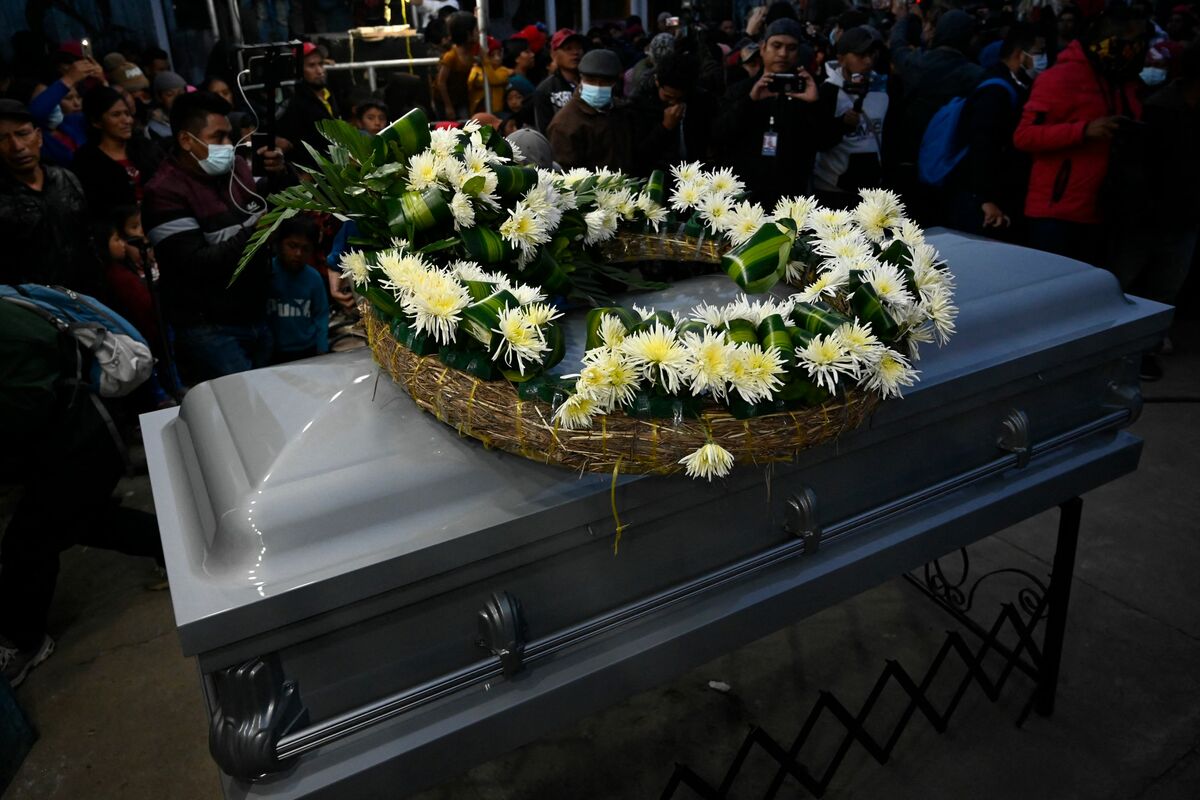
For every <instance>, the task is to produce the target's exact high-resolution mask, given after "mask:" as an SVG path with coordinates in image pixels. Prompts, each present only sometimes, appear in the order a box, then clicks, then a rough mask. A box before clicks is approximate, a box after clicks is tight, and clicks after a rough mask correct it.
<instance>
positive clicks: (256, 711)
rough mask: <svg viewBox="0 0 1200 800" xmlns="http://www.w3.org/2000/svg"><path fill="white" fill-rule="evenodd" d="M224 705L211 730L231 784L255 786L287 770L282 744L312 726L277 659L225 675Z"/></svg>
mask: <svg viewBox="0 0 1200 800" xmlns="http://www.w3.org/2000/svg"><path fill="white" fill-rule="evenodd" d="M218 688H219V692H220V704H219V705H218V706H217V710H216V711H215V712H213V715H212V720H210V723H209V728H208V750H209V752H210V753H212V757H213V760H214V761H216V762H217V765H218V766H220V767H221V769H222V770H224V771H225V773H226V774H227V775H229V776H230V777H232V778H237V779H238V780H242V781H253V780H255V779H257V778H261V777H262V776H264V775H268V774H270V773H272V772H279V771H280V770H282V769H283V768H284V767H285V766H286V764H285V761H286V759H281V758H279V757H278V755H277V753H276V745H277V744H278V743H279V740H280V739H281V738H283V736H285V735H286V734H288V733H291V732H292V731H293V730H296V729H297V728H299V727H301V726H303V725H307V724H308V712H307V710H306V709H305V708H304V704H303V703H302V702H301V701H300V688H299V686H298V685H297V684H296V682H295V681H291V680H285V679H284V677H283V668H282V667H281V666H280V663H279V658H278V656H277V655H274V654H272V655H269V656H264V657H261V658H252V659H250V660H249V661H246V662H244V663H242V664H239V665H238V666H236V667H230V668H229V669H227V670H225V672H224V674H223V675H222V676H221V679H220V681H219V684H218Z"/></svg>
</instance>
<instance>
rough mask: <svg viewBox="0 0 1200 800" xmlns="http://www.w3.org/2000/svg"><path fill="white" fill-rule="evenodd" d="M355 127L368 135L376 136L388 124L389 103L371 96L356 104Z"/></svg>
mask: <svg viewBox="0 0 1200 800" xmlns="http://www.w3.org/2000/svg"><path fill="white" fill-rule="evenodd" d="M353 121H354V127H356V128H358V129H359V130H360V131H362V132H363V133H364V134H366V135H368V136H374V135H375V134H377V133H379V132H380V131H381V130H383V129H384V128H386V127H387V126H388V107H387V103H385V102H383V101H382V100H378V99H376V98H374V97H369V98H367V99H365V100H363V101H362V102H361V103H356V104H355V106H354V120H353Z"/></svg>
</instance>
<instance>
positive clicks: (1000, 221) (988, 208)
mask: <svg viewBox="0 0 1200 800" xmlns="http://www.w3.org/2000/svg"><path fill="white" fill-rule="evenodd" d="M980 208H982V209H983V227H985V228H1007V227H1008V226H1009V225H1011V224H1012V220H1010V219H1009V218H1008V215H1007V214H1005V213H1004V212H1003V211H1002V210H1001V209H1000V206H998V205H996V204H995V203H991V202H989V203H984V204H983V205H982V206H980Z"/></svg>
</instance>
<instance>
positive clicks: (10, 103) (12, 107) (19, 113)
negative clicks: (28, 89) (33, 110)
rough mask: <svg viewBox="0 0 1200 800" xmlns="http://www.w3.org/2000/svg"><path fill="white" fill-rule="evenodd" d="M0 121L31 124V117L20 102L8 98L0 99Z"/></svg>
mask: <svg viewBox="0 0 1200 800" xmlns="http://www.w3.org/2000/svg"><path fill="white" fill-rule="evenodd" d="M0 119H7V120H12V121H13V122H33V115H32V114H30V113H29V109H28V108H26V107H25V104H24V103H22V102H21V101H20V100H12V99H10V98H7V97H5V98H0Z"/></svg>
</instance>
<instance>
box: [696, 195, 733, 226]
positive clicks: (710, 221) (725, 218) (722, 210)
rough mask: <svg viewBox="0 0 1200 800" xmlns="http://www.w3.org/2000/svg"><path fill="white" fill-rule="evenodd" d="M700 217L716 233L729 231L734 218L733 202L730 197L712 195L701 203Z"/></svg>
mask: <svg viewBox="0 0 1200 800" xmlns="http://www.w3.org/2000/svg"><path fill="white" fill-rule="evenodd" d="M700 216H701V218H703V219H704V222H705V223H706V224H707V225H708V227H710V228H712V229H713V231H714V232H715V233H722V232H724V231H727V230H729V223H730V220H731V218H732V216H733V201H732V200H730V199H729V196H728V195H724V194H710V195H709V196H708V197H706V198H704V200H703V201H702V202H701V203H700Z"/></svg>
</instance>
